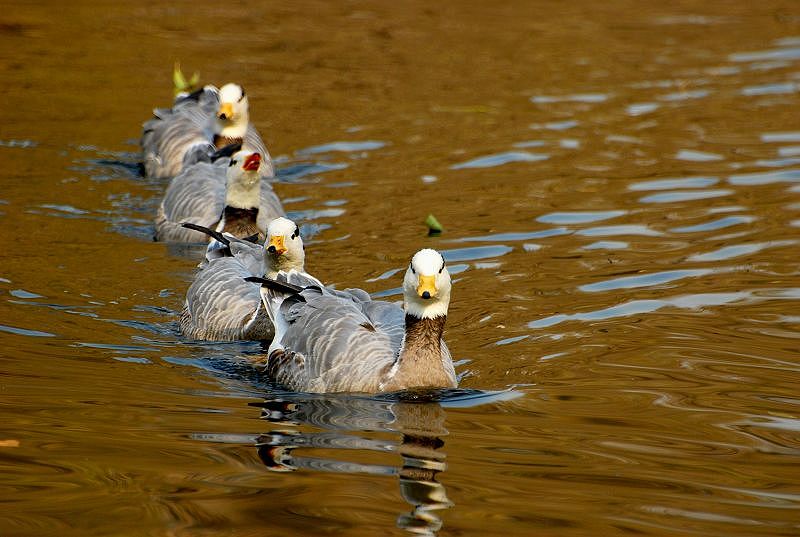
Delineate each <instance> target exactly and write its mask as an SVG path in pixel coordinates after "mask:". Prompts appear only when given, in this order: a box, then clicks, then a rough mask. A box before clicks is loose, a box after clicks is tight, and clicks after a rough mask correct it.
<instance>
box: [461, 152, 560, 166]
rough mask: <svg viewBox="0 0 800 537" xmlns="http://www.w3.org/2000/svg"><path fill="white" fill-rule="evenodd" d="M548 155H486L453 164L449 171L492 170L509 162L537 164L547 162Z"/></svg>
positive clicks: (508, 153)
mask: <svg viewBox="0 0 800 537" xmlns="http://www.w3.org/2000/svg"><path fill="white" fill-rule="evenodd" d="M548 158H550V156H549V155H545V154H541V153H529V152H528V151H509V152H507V153H499V154H497V155H488V156H485V157H479V158H476V159H472V160H468V161H466V162H461V163H459V164H453V165H452V166H450V169H451V170H461V169H464V168H492V167H494V166H502V165H503V164H509V163H511V162H539V161H541V160H547V159H548Z"/></svg>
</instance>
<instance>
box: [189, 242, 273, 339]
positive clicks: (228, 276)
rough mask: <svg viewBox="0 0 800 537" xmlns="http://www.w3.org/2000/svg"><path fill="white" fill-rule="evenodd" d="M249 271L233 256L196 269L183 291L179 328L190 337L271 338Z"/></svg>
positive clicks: (264, 311)
mask: <svg viewBox="0 0 800 537" xmlns="http://www.w3.org/2000/svg"><path fill="white" fill-rule="evenodd" d="M252 275H253V273H252V272H250V270H249V269H248V268H247V267H246V265H245V264H243V263H242V262H241V260H240V259H238V258H237V257H225V258H219V259H215V260H213V261H211V262H210V263H208V264H207V265H206V266H205V267H204V268H202V269H201V270H200V271H198V273H197V275H196V277H195V280H194V281H193V282H192V285H191V286H190V287H189V290H188V292H187V293H186V303H185V306H184V310H183V314H182V315H181V321H180V324H181V331H182V332H183V333H184V334H185V335H186V336H188V337H191V338H194V339H206V340H215V341H232V340H237V339H271V338H272V335H273V329H272V323H271V322H270V320H269V317H268V316H267V313H266V310H265V309H264V306H263V304H262V302H261V295H260V293H259V289H258V287H257V286H255V285H253V284H252V283H249V282H246V281H244V278H245V277H247V276H252Z"/></svg>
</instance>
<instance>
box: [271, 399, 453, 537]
mask: <svg viewBox="0 0 800 537" xmlns="http://www.w3.org/2000/svg"><path fill="white" fill-rule="evenodd" d="M301 397H303V396H300V395H299V394H287V395H286V396H283V397H280V398H274V399H270V400H266V401H264V402H263V403H259V404H258V406H260V407H261V408H262V418H263V419H266V420H268V421H269V422H271V423H276V424H280V425H281V426H282V427H281V429H280V430H278V429H275V430H272V431H270V432H269V433H266V434H263V435H262V436H260V437H259V438H258V442H257V447H258V455H259V457H260V458H261V460H262V461H263V462H264V464H265V465H266V466H267V468H268V469H269V470H272V471H283V472H286V471H291V470H298V469H304V470H314V471H323V472H336V473H360V474H372V475H397V476H398V477H399V481H400V493H401V495H402V497H403V499H404V500H405V501H406V502H408V503H409V504H411V505H412V506H413V509H412V510H411V512H409V513H403V514H401V515H400V516H399V517H398V518H397V524H398V526H400V527H402V528H404V529H406V530H408V531H410V532H412V533H415V534H420V535H435V533H436V532H437V531H438V530H439V529H440V528H441V526H442V521H441V519H440V518H439V517H438V516H437V515H436V514H435V511H437V510H441V509H447V508H449V507H451V506H452V505H453V504H452V502H450V500H449V499H448V498H447V494H446V492H445V489H444V486H443V485H442V484H441V483H439V482H437V481H436V475H437V474H438V473H439V472H442V471H444V469H445V467H446V465H445V457H446V455H445V454H444V452H442V451H441V448H442V447H443V446H444V442H443V441H442V439H441V437H442V436H446V435H447V429H445V426H444V423H445V410H444V409H443V408H442V406H441V405H440V404H439V403H436V402H413V403H412V402H401V401H389V400H376V399H370V398H365V397H347V396H330V397H324V396H318V397H316V396H308V395H306V396H305V397H304V398H301ZM286 425H294V426H301V427H302V426H303V425H311V426H313V427H314V428H315V429H323V432H304V431H293V430H286V429H285V428H284V427H285V426H286ZM366 431H370V432H378V433H380V432H393V433H399V434H401V435H402V436H401V440H400V442H391V441H387V440H386V438H385V435H381V437H366V436H362V435H366ZM299 447H302V448H304V451H307V450H309V449H315V448H317V449H320V448H321V449H325V450H330V449H336V450H340V451H341V453H343V454H344V453H348V454H349V453H352V451H351V450H362V451H363V450H368V451H372V452H384V453H390V454H393V453H399V454H400V455H401V456H402V457H403V462H402V465H400V466H398V465H397V464H396V463H394V464H390V465H379V464H363V463H359V462H355V461H346V460H342V458H341V457H339V458H337V459H328V458H319V457H311V456H295V455H294V454H293V453H292V452H293V450H294V449H295V448H299ZM349 458H351V459H352V458H353V457H352V455H350V457H349Z"/></svg>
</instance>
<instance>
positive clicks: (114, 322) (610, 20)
mask: <svg viewBox="0 0 800 537" xmlns="http://www.w3.org/2000/svg"><path fill="white" fill-rule="evenodd" d="M255 4H256V3H243V2H242V3H234V4H230V5H228V4H224V5H223V4H220V5H205V6H203V7H200V6H198V5H197V3H196V2H188V1H184V0H177V1H173V2H169V3H166V4H165V3H161V2H152V1H149V0H148V1H144V2H135V3H134V2H119V3H115V4H113V5H111V4H109V5H108V6H105V7H101V6H98V5H97V4H95V3H93V2H88V1H86V0H78V1H76V2H70V3H69V5H68V6H67V5H64V4H62V3H60V2H38V3H35V4H30V5H28V4H24V5H23V4H22V3H20V5H16V6H14V7H13V8H7V9H6V13H5V14H4V16H3V20H2V22H0V70H1V71H2V76H3V81H4V83H3V106H2V107H0V119H1V120H2V121H1V122H0V125H2V129H0V163H1V164H2V166H0V174H1V175H2V181H3V189H2V191H0V225H2V229H3V232H2V233H3V235H2V236H3V238H4V240H3V243H4V248H3V251H2V253H0V344H1V346H2V355H1V356H0V402H1V403H2V404H0V416H1V417H2V419H0V476H2V477H0V501H2V504H3V508H2V510H0V534H2V535H14V536H17V535H20V536H22V535H24V536H27V535H56V534H57V535H61V536H63V537H67V536H72V535H76V536H77V535H80V536H86V535H170V536H202V535H215V536H216V535H228V536H251V535H408V534H411V533H417V534H423V535H433V534H438V535H443V536H444V535H503V536H509V535H534V534H536V535H558V536H573V535H574V536H578V535H604V536H613V535H628V534H632V533H637V534H643V535H657V536H667V535H670V536H672V535H675V536H677V535H681V536H683V535H702V536H731V535H742V536H754V535H797V534H800V516H798V508H800V472H798V471H797V468H798V462H800V394H798V385H800V352H799V351H800V266H799V265H798V259H799V257H798V246H799V245H800V121H798V118H800V116H799V115H798V105H800V10H798V6H797V5H795V4H792V3H786V2H780V1H773V0H766V1H764V2H758V3H752V2H700V1H689V0H686V1H680V2H669V3H663V4H662V3H644V4H643V3H641V2H633V1H631V0H623V1H620V2H613V3H609V4H602V3H600V4H598V3H596V2H585V1H577V2H571V3H560V2H522V1H513V2H508V3H505V4H503V5H502V6H494V5H491V3H486V2H483V3H481V2H452V3H450V2H446V3H427V2H417V1H411V2H405V3H402V4H397V5H392V4H391V3H379V2H347V3H338V2H296V3H295V2H293V3H287V4H281V5H269V4H266V3H264V4H260V3H259V4H258V5H255ZM176 60H179V61H180V62H181V64H182V66H183V69H184V70H185V71H187V72H189V73H191V72H192V71H194V70H197V71H199V72H200V74H201V77H202V79H203V81H205V82H211V83H216V84H218V85H220V84H223V83H225V82H228V81H236V82H240V83H241V84H243V85H244V86H245V87H246V89H247V92H248V95H249V97H250V105H251V118H252V119H253V121H254V122H255V124H256V126H257V127H258V128H259V129H260V131H261V133H262V135H263V137H264V139H265V142H266V143H267V146H268V147H269V148H270V150H271V152H272V154H273V157H274V158H275V162H276V165H277V168H278V181H277V183H276V185H275V190H276V192H277V193H278V195H279V196H280V197H281V198H282V200H283V201H284V204H285V206H286V208H287V210H288V211H289V212H290V216H292V217H294V218H296V219H298V221H300V222H301V227H302V228H303V233H304V235H305V237H306V239H307V241H306V243H307V266H308V268H309V270H310V271H311V272H312V273H314V274H315V275H316V276H318V277H319V278H320V279H322V280H323V281H325V282H329V283H332V284H336V285H337V286H342V287H343V286H359V287H363V288H364V289H366V290H367V291H369V292H371V293H373V294H374V295H376V296H383V297H387V299H389V300H394V299H396V298H397V297H398V287H399V285H400V274H401V273H400V270H401V269H402V267H404V266H405V264H406V263H407V262H408V259H409V258H410V256H411V254H413V252H415V251H416V250H418V249H420V248H422V247H433V248H437V249H439V250H441V251H442V252H443V253H444V255H445V257H446V258H447V259H448V261H449V265H450V267H451V270H452V272H453V273H454V281H455V283H454V288H453V298H452V302H451V309H450V315H449V318H448V325H447V330H446V339H447V341H448V344H449V346H450V348H451V350H452V351H453V353H454V356H455V357H456V359H457V360H458V363H457V371H458V372H459V373H460V374H461V375H462V376H463V378H462V381H461V389H460V390H457V391H453V392H447V393H440V394H437V395H436V397H430V396H422V395H420V394H408V395H407V396H405V397H399V398H398V397H394V398H392V397H381V398H368V397H356V396H336V397H310V396H307V395H306V396H304V395H302V394H292V393H287V392H285V391H282V390H280V389H278V388H276V387H275V386H272V385H270V384H269V383H268V382H267V381H265V380H264V379H263V378H261V377H260V376H259V375H258V374H257V373H256V372H255V371H253V370H252V369H251V368H249V367H248V366H247V357H249V356H254V355H259V354H260V353H261V352H262V350H263V349H262V347H261V345H260V344H259V343H257V342H249V343H248V342H245V343H228V344H217V343H198V342H193V341H188V340H186V339H184V338H182V337H181V336H180V334H179V332H178V329H177V313H178V312H179V311H180V309H181V307H182V301H183V297H184V293H185V290H186V288H187V286H188V282H189V281H190V280H191V277H192V273H193V270H194V267H195V265H196V263H197V260H198V253H199V252H198V250H197V249H196V248H176V247H170V246H165V245H163V244H159V243H154V242H152V241H151V236H152V232H153V225H152V219H153V215H154V213H155V209H156V207H157V205H158V203H159V201H160V195H161V193H162V192H163V189H164V187H165V184H164V183H163V182H159V181H150V180H145V179H143V178H142V177H141V176H140V175H139V173H138V167H137V159H138V155H137V151H138V146H137V140H138V136H139V134H140V128H141V127H140V126H141V123H142V121H144V120H145V119H146V118H147V117H148V115H149V113H150V110H151V109H152V108H153V107H155V106H164V105H166V104H168V103H169V101H170V99H171V80H170V76H171V70H172V65H173V62H174V61H176ZM428 214H434V215H435V216H436V217H437V218H438V220H439V221H440V222H441V223H442V225H443V226H444V228H445V231H444V233H443V234H442V235H441V236H438V237H427V234H426V231H427V230H426V227H425V225H424V221H425V219H426V217H427V216H428Z"/></svg>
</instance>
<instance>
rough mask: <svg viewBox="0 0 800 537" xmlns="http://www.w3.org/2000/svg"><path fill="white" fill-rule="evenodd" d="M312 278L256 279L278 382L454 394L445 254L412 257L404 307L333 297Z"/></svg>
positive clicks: (363, 296) (270, 366)
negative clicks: (448, 342) (271, 335)
mask: <svg viewBox="0 0 800 537" xmlns="http://www.w3.org/2000/svg"><path fill="white" fill-rule="evenodd" d="M306 278H307V275H305V274H300V273H294V272H292V271H288V272H280V273H278V275H277V278H274V279H258V278H251V279H250V281H256V282H259V283H261V286H262V287H261V296H262V299H263V301H264V305H265V306H266V309H267V312H268V313H269V316H270V318H271V319H272V321H273V324H274V325H275V337H274V339H273V341H272V344H271V345H270V347H269V353H268V357H267V360H266V363H265V364H263V365H264V367H265V369H266V371H267V373H268V374H269V376H270V377H272V378H273V379H274V380H275V381H277V382H279V383H280V384H283V385H284V386H285V387H287V388H289V389H291V390H296V391H305V392H359V393H376V392H391V391H398V390H405V389H409V388H454V387H456V385H457V379H456V374H455V370H454V368H453V362H452V359H451V357H450V351H449V350H448V348H447V345H446V344H445V342H444V340H443V339H442V336H443V333H444V325H445V321H446V319H447V310H448V306H449V304H450V287H451V281H450V274H449V273H448V272H447V268H446V266H445V261H444V258H443V257H442V255H441V254H440V253H439V252H437V251H435V250H431V249H424V250H420V251H419V252H417V253H416V254H414V257H413V258H412V259H411V263H410V264H409V267H408V269H407V270H406V272H405V276H404V278H403V307H402V308H401V307H399V306H397V305H396V304H394V303H390V302H384V301H379V300H372V299H371V298H370V296H369V295H368V294H367V293H365V292H364V291H362V290H360V289H350V290H344V291H335V290H331V289H326V288H323V287H321V286H318V285H314V284H313V283H312V284H309V283H308V282H307V281H306Z"/></svg>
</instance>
